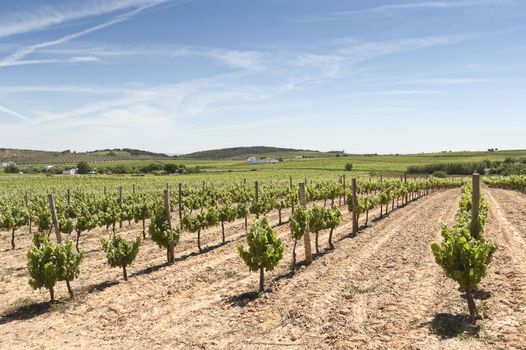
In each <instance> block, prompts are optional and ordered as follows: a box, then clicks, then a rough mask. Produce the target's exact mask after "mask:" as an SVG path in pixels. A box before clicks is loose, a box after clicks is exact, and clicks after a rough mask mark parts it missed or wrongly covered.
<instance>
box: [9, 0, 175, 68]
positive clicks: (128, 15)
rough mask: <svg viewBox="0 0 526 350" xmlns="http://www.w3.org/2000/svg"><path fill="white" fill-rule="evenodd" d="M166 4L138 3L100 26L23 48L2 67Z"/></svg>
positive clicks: (152, 0) (156, 0) (159, 1)
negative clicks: (138, 5)
mask: <svg viewBox="0 0 526 350" xmlns="http://www.w3.org/2000/svg"><path fill="white" fill-rule="evenodd" d="M135 2H137V1H135ZM164 2H166V0H150V1H140V2H138V3H141V4H142V5H141V6H140V7H137V8H135V9H134V10H131V11H128V12H126V13H124V14H121V15H118V16H115V17H113V18H111V19H109V20H108V21H105V22H102V23H100V24H98V25H95V26H92V27H89V28H87V29H84V30H81V31H78V32H75V33H72V34H68V35H65V36H63V37H61V38H58V39H55V40H51V41H45V42H42V43H39V44H33V45H29V46H26V47H23V48H21V49H18V50H17V51H16V52H15V53H13V54H11V55H9V56H7V57H5V58H4V59H2V60H0V67H9V66H12V65H17V62H19V61H21V60H22V59H24V58H25V57H26V56H28V55H30V54H32V53H33V52H35V51H38V50H41V49H45V48H48V47H53V46H57V45H61V44H64V43H67V42H69V41H72V40H74V39H77V38H80V37H83V36H85V35H88V34H91V33H93V32H96V31H99V30H101V29H104V28H107V27H110V26H113V25H115V24H118V23H121V22H124V21H128V20H130V19H132V18H133V17H135V16H136V15H137V14H139V13H140V12H142V11H144V10H146V9H148V8H151V7H153V6H156V5H159V4H162V3H164ZM37 62H38V61H37V60H34V61H33V63H32V64H37ZM59 62H60V61H59ZM42 63H50V61H48V60H42Z"/></svg>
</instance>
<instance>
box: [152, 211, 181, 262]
mask: <svg viewBox="0 0 526 350" xmlns="http://www.w3.org/2000/svg"><path fill="white" fill-rule="evenodd" d="M148 232H149V233H150V237H151V238H152V241H154V242H155V243H157V245H158V246H159V247H162V248H166V257H167V260H168V263H170V264H172V263H174V261H175V255H174V248H175V246H176V245H177V243H178V242H179V238H180V237H181V229H180V228H179V227H176V228H170V225H169V224H168V218H167V217H166V213H165V211H164V208H163V207H159V208H157V210H156V213H155V214H154V216H153V218H152V220H151V222H150V226H149V227H148Z"/></svg>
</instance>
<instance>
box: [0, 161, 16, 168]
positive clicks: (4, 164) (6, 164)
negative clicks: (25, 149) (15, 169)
mask: <svg viewBox="0 0 526 350" xmlns="http://www.w3.org/2000/svg"><path fill="white" fill-rule="evenodd" d="M0 165H1V166H3V167H6V166H11V165H16V163H15V162H2V163H0Z"/></svg>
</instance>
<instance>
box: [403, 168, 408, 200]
mask: <svg viewBox="0 0 526 350" xmlns="http://www.w3.org/2000/svg"><path fill="white" fill-rule="evenodd" d="M404 183H407V173H404ZM408 196H409V193H407V192H406V194H405V204H407V200H408Z"/></svg>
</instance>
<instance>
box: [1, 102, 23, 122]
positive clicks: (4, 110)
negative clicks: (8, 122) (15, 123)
mask: <svg viewBox="0 0 526 350" xmlns="http://www.w3.org/2000/svg"><path fill="white" fill-rule="evenodd" d="M0 113H4V114H8V115H10V116H13V117H16V118H18V119H22V120H28V119H29V117H27V116H25V115H23V114H20V113H18V112H16V111H13V110H12V109H10V108H7V107H5V106H2V105H0Z"/></svg>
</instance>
